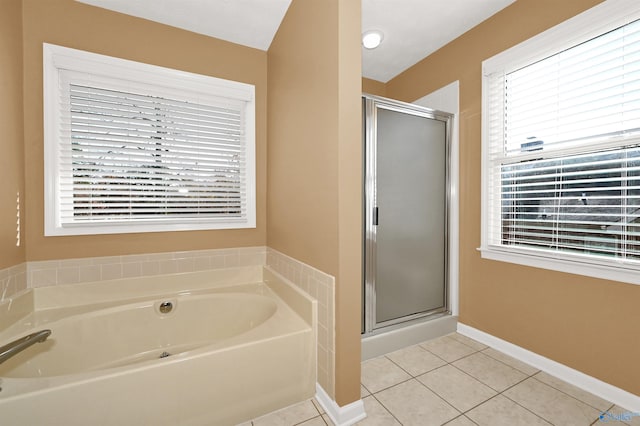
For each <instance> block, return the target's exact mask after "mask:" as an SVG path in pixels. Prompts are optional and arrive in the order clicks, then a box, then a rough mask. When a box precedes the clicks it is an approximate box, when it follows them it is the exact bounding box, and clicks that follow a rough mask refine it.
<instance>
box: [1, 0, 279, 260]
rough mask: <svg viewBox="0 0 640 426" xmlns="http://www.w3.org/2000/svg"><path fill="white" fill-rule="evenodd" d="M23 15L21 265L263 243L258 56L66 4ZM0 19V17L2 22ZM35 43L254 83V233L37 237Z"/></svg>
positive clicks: (43, 4) (263, 88) (39, 164)
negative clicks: (23, 221)
mask: <svg viewBox="0 0 640 426" xmlns="http://www.w3.org/2000/svg"><path fill="white" fill-rule="evenodd" d="M23 13H24V21H23V27H24V82H25V85H24V89H25V90H24V119H25V123H26V125H25V126H24V150H25V158H26V161H25V172H26V178H25V181H26V188H25V194H26V208H27V215H26V222H27V223H28V228H27V229H26V230H25V234H26V241H25V242H26V249H27V253H26V257H27V260H29V261H34V260H46V259H64V258H75V257H94V256H109V255H124V254H134V253H155V252H165V251H181V250H198V249H211V248H224V247H240V246H259V245H265V243H266V103H267V54H266V52H263V51H260V50H256V49H251V48H247V47H243V46H239V45H236V44H232V43H228V42H225V41H222V40H217V39H214V38H210V37H206V36H202V35H198V34H195V33H191V32H188V31H183V30H179V29H176V28H173V27H169V26H166V25H161V24H157V23H154V22H151V21H146V20H142V19H138V18H134V17H130V16H126V15H122V14H119V13H115V12H110V11H107V10H105V9H100V8H97V7H93V6H88V5H85V4H82V3H78V2H75V1H73V0H47V1H41V0H24V1H23ZM4 18H5V15H4V11H3V18H2V19H4ZM43 42H46V43H52V44H58V45H61V46H66V47H71V48H76V49H82V50H87V51H91V52H96V53H101V54H105V55H111V56H117V57H121V58H125V59H130V60H135V61H140V62H145V63H149V64H154V65H160V66H165V67H169V68H175V69H180V70H184V71H189V72H195V73H199V74H206V75H212V76H215V77H219V78H226V79H230V80H236V81H241V82H245V83H251V84H254V85H255V86H256V116H257V118H256V120H257V121H256V158H257V168H256V176H257V179H256V180H257V227H256V228H255V229H249V230H220V231H198V232H171V233H146V234H121V235H100V236H77V237H46V238H45V237H44V232H43V230H44V224H43V223H44V217H43V214H44V204H43V148H42V146H43V128H42V43H43ZM0 173H3V174H4V172H0ZM3 202H4V199H3ZM3 214H4V213H3ZM2 217H3V216H2Z"/></svg>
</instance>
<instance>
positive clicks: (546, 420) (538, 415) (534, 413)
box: [499, 379, 554, 425]
mask: <svg viewBox="0 0 640 426" xmlns="http://www.w3.org/2000/svg"><path fill="white" fill-rule="evenodd" d="M525 380H527V379H525ZM522 382H524V380H523V381H521V382H519V383H522ZM519 383H516V384H515V385H513V386H517V385H518V384H519ZM513 386H511V387H509V388H507V389H505V390H504V391H503V392H506V391H507V390H509V389H511V388H512V387H513ZM499 395H502V396H503V397H504V398H507V399H508V400H509V401H511V402H513V403H514V404H516V405H519V406H520V407H522V408H524V409H525V410H527V411H528V412H530V413H531V414H533V415H535V416H536V417H538V418H541V419H542V420H544V421H545V422H547V423H549V424H550V425H554V423H552V422H551V420H549V419H546V418H544V417H542V416H541V415H540V414H538V413H536V412H535V411H533V410H530V409H529V408H527V407H525V406H524V405H522V404H520V403H519V402H518V401H514V400H513V399H511V398H509V397H508V396H507V395H504V394H503V393H502V392H501V393H500V394H499Z"/></svg>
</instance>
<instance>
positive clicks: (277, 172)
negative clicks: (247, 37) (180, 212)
mask: <svg viewBox="0 0 640 426" xmlns="http://www.w3.org/2000/svg"><path fill="white" fill-rule="evenodd" d="M360 19H361V18H360V2H359V1H349V2H344V1H340V0H330V1H328V0H294V1H293V2H292V4H291V6H290V8H289V11H288V12H287V15H286V16H285V18H284V20H283V22H282V24H281V26H280V29H279V30H278V32H277V34H276V37H275V39H274V41H273V43H272V44H271V48H270V49H269V55H268V57H269V59H268V63H269V64H268V85H269V99H268V109H269V117H268V139H269V145H268V193H269V198H268V201H267V216H268V224H267V235H268V240H267V243H268V245H269V247H272V248H274V249H276V250H278V251H280V252H282V253H284V254H286V255H288V256H291V257H293V258H295V259H297V260H299V261H302V262H304V263H306V264H308V265H311V266H313V267H315V268H317V269H320V270H321V271H323V272H326V273H328V274H330V275H333V276H334V277H336V321H337V322H336V371H337V374H336V395H335V399H336V401H337V402H338V404H340V405H345V404H348V403H350V402H352V401H355V400H357V399H359V398H360V390H359V389H360V388H359V386H360V385H359V382H360V333H359V322H360V314H359V312H360V265H361V259H360V251H361V250H360V244H361V243H360V229H361V219H360V211H361V210H360V202H361V201H360V191H361V189H360V188H361V186H360V185H361V183H360V179H361V170H360V164H361V148H360V146H361V135H360V120H361V118H360V115H361V112H360V91H361V82H360V59H359V58H360V40H359V37H360Z"/></svg>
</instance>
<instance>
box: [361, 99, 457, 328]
mask: <svg viewBox="0 0 640 426" xmlns="http://www.w3.org/2000/svg"><path fill="white" fill-rule="evenodd" d="M363 113H364V132H363V134H364V148H365V149H364V151H365V167H364V168H365V181H364V182H365V188H364V197H365V203H364V224H365V233H364V235H365V242H364V251H365V253H364V258H365V262H364V269H365V270H364V274H363V275H364V285H363V307H362V308H363V309H362V312H363V315H362V332H363V333H364V334H365V335H367V334H375V333H379V332H381V331H384V330H387V329H392V328H397V327H399V326H402V325H405V324H407V323H411V322H415V321H422V320H424V319H428V318H434V317H438V316H439V315H441V314H446V313H448V311H449V306H448V297H447V296H448V294H447V288H448V285H447V283H448V256H447V253H448V204H449V190H448V188H449V161H450V160H449V151H450V149H449V145H450V132H451V130H450V129H451V121H452V115H451V114H448V113H444V112H439V111H435V110H432V109H428V108H424V107H420V106H417V105H412V104H406V103H402V102H398V101H393V100H389V99H385V98H380V97H375V96H369V95H365V96H364V97H363Z"/></svg>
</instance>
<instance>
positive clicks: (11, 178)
mask: <svg viewBox="0 0 640 426" xmlns="http://www.w3.org/2000/svg"><path fill="white" fill-rule="evenodd" d="M0 6H1V7H2V12H1V13H0V147H1V149H2V154H1V155H0V181H1V182H2V183H1V184H0V269H4V268H7V267H9V266H14V265H17V264H20V263H22V262H24V261H25V250H24V244H23V245H21V246H20V247H17V246H16V197H17V193H18V192H20V194H21V197H24V152H23V148H22V139H23V136H22V129H23V126H22V5H21V1H20V0H1V2H0ZM22 208H23V209H24V203H22ZM23 219H24V216H23Z"/></svg>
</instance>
